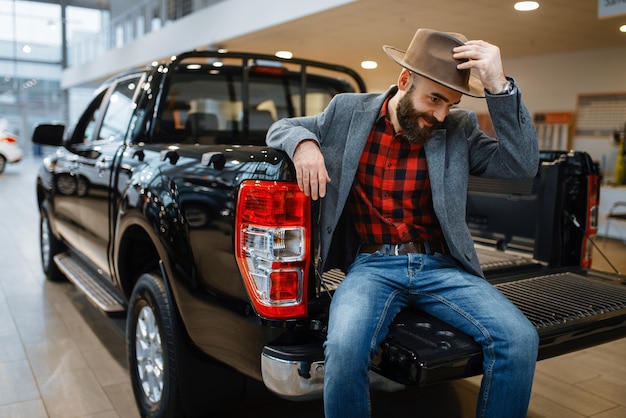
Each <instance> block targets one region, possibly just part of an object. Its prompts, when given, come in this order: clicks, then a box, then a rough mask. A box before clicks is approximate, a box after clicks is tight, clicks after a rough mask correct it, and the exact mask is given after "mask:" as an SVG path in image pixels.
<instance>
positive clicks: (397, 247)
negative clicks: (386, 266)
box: [392, 244, 401, 256]
mask: <svg viewBox="0 0 626 418" xmlns="http://www.w3.org/2000/svg"><path fill="white" fill-rule="evenodd" d="M392 245H393V255H396V256H397V255H400V245H401V244H392Z"/></svg>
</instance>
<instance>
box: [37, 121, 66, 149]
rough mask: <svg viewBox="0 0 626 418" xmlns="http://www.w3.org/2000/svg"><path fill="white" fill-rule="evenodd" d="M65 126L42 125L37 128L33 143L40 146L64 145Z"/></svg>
mask: <svg viewBox="0 0 626 418" xmlns="http://www.w3.org/2000/svg"><path fill="white" fill-rule="evenodd" d="M64 132H65V125H63V124H41V125H37V126H36V127H35V131H34V132H33V143H35V144H40V145H52V146H59V145H62V144H63V133H64Z"/></svg>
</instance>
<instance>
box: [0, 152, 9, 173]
mask: <svg viewBox="0 0 626 418" xmlns="http://www.w3.org/2000/svg"><path fill="white" fill-rule="evenodd" d="M6 166H7V159H6V158H4V155H0V174H2V173H4V169H5V167H6Z"/></svg>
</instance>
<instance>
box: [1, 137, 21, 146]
mask: <svg viewBox="0 0 626 418" xmlns="http://www.w3.org/2000/svg"><path fill="white" fill-rule="evenodd" d="M0 141H2V142H8V143H9V144H15V143H16V142H17V138H14V137H12V136H8V135H6V136H2V137H0Z"/></svg>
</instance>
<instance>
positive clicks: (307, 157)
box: [293, 141, 330, 200]
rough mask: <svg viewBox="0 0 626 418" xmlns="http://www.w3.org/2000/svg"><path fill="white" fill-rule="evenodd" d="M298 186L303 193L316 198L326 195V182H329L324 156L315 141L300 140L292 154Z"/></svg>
mask: <svg viewBox="0 0 626 418" xmlns="http://www.w3.org/2000/svg"><path fill="white" fill-rule="evenodd" d="M293 164H294V165H295V167H296V178H297V180H298V187H300V190H302V191H303V192H304V194H305V195H307V196H311V199H313V200H317V199H318V198H322V197H324V196H325V195H326V183H330V177H328V171H326V164H324V156H323V155H322V151H320V148H319V146H318V145H317V143H316V142H315V141H302V142H300V144H298V146H297V147H296V151H295V152H294V154H293Z"/></svg>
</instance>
